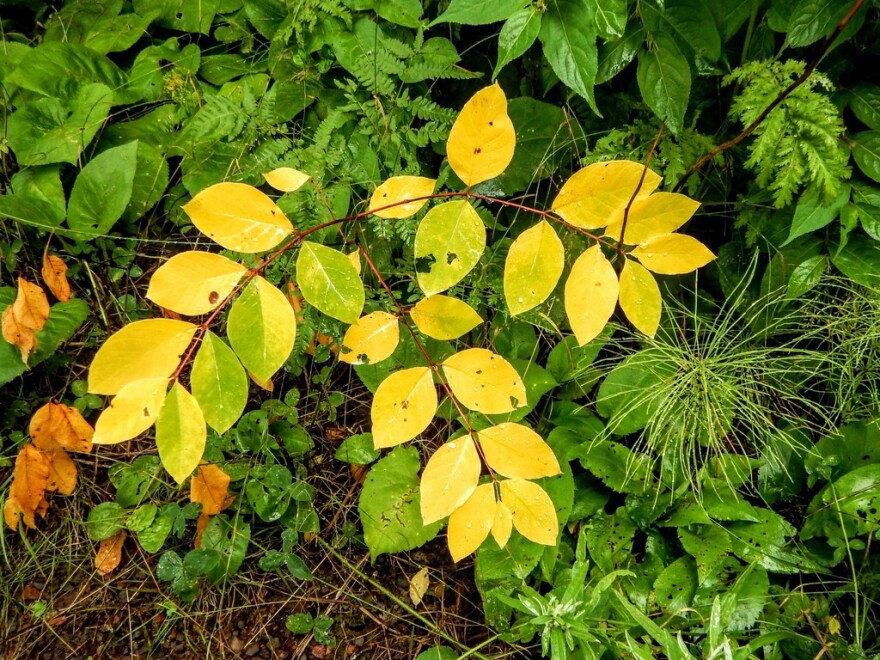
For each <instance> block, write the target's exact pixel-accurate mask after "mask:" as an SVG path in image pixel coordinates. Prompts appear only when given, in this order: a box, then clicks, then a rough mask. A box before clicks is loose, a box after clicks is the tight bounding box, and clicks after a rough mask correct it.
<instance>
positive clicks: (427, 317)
mask: <svg viewBox="0 0 880 660" xmlns="http://www.w3.org/2000/svg"><path fill="white" fill-rule="evenodd" d="M409 315H410V318H411V319H412V320H413V323H415V324H416V327H417V328H418V329H419V330H421V331H422V332H423V333H425V334H426V335H428V336H429V337H432V338H433V339H439V340H441V341H445V340H448V339H458V338H459V337H461V336H462V335H463V334H464V333H466V332H470V331H471V330H473V329H474V328H476V327H477V326H478V325H480V323H482V322H483V319H482V318H481V317H480V315H479V314H477V312H476V311H474V308H473V307H471V306H470V305H468V304H467V303H466V302H464V301H463V300H459V299H458V298H451V297H450V296H444V295H440V294H434V295H433V296H428V297H427V298H423V299H422V300H420V301H419V302H417V303H416V304H415V305H413V308H412V309H411V310H410V311H409Z"/></svg>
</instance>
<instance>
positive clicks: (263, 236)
mask: <svg viewBox="0 0 880 660" xmlns="http://www.w3.org/2000/svg"><path fill="white" fill-rule="evenodd" d="M183 210H184V211H185V212H186V214H187V215H188V216H189V218H190V220H192V222H193V224H194V225H195V226H196V228H197V229H198V230H199V231H200V232H202V233H203V234H205V235H206V236H208V237H209V238H211V240H213V241H214V242H215V243H219V244H220V245H222V246H223V247H225V248H226V249H228V250H235V251H236V252H247V253H253V252H263V251H265V250H271V249H272V248H273V247H276V246H277V245H278V244H279V243H281V241H283V240H284V239H285V238H286V237H287V236H290V234H291V233H292V232H293V225H291V224H290V220H288V219H287V217H286V216H285V215H284V213H283V212H282V211H281V209H280V208H278V206H277V205H276V204H275V202H273V201H272V200H271V199H269V197H267V196H266V195H265V194H264V193H262V192H260V191H259V190H257V189H256V188H254V187H253V186H249V185H246V184H244V183H233V182H224V183H217V184H214V185H213V186H210V187H208V188H205V189H204V190H203V191H201V192H200V193H199V194H198V195H196V196H195V197H193V198H192V200H190V201H189V202H188V203H187V204H185V205H184V206H183Z"/></svg>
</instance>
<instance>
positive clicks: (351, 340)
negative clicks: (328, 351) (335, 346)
mask: <svg viewBox="0 0 880 660" xmlns="http://www.w3.org/2000/svg"><path fill="white" fill-rule="evenodd" d="M399 341H400V324H399V323H398V322H397V317H396V316H394V315H393V314H389V313H388V312H373V313H372V314H367V315H366V316H362V317H361V318H359V319H358V322H357V323H355V324H354V325H353V326H351V327H349V329H348V330H347V331H346V333H345V337H344V338H343V339H342V350H341V351H340V352H339V359H340V360H342V361H343V362H347V363H348V364H375V363H376V362H381V361H382V360H384V359H386V358H388V357H390V356H391V354H392V353H393V352H394V349H395V348H397V343H398V342H399Z"/></svg>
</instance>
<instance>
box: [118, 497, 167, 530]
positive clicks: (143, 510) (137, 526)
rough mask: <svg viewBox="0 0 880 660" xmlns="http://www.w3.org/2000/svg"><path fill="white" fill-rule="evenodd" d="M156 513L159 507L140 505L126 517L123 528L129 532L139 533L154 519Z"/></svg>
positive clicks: (149, 504)
mask: <svg viewBox="0 0 880 660" xmlns="http://www.w3.org/2000/svg"><path fill="white" fill-rule="evenodd" d="M158 512H159V507H157V506H156V505H155V504H152V503H147V504H142V505H141V506H139V507H138V508H136V509H135V510H134V511H132V512H131V514H130V515H129V516H128V520H126V521H125V528H126V529H127V530H128V531H130V532H139V531H141V530H143V529H146V528H147V527H149V526H150V525H151V524H152V523H153V520H155V519H156V514H157V513H158Z"/></svg>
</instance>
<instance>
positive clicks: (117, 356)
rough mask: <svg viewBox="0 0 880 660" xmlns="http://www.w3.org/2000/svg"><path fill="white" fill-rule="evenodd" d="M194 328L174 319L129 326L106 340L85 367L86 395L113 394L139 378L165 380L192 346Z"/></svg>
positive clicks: (149, 320)
mask: <svg viewBox="0 0 880 660" xmlns="http://www.w3.org/2000/svg"><path fill="white" fill-rule="evenodd" d="M195 332H196V326H195V325H193V324H192V323H188V322H187V321H176V320H174V319H146V320H144V321H135V322H134V323H130V324H128V325H127V326H125V327H124V328H122V329H121V330H119V331H118V332H116V333H114V334H113V335H111V336H110V338H109V339H107V341H105V342H104V345H103V346H101V348H99V349H98V352H97V353H96V354H95V357H94V359H93V360H92V365H91V367H89V392H92V393H93V394H117V393H118V392H119V391H120V390H121V389H122V388H123V387H124V386H125V385H128V383H131V382H132V381H135V380H140V379H142V378H168V377H169V376H171V374H173V373H174V370H175V369H177V366H178V364H180V358H181V356H182V355H183V354H184V352H185V351H186V349H187V347H188V346H189V345H190V342H192V338H193V335H194V334H195Z"/></svg>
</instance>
